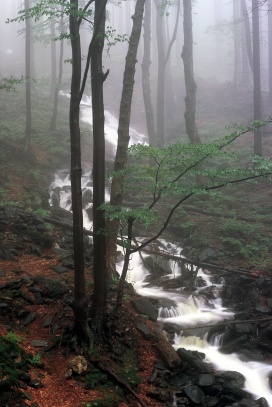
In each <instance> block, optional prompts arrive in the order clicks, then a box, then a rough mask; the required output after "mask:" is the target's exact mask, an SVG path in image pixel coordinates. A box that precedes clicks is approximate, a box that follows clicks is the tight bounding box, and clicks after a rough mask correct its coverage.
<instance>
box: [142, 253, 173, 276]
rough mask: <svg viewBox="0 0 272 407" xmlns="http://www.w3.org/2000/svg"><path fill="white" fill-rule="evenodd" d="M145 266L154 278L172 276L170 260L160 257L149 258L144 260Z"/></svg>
mask: <svg viewBox="0 0 272 407" xmlns="http://www.w3.org/2000/svg"><path fill="white" fill-rule="evenodd" d="M144 265H145V267H146V268H147V270H148V271H149V272H150V274H151V275H152V276H154V278H158V277H161V276H165V275H167V274H172V270H171V268H170V266H169V262H168V260H166V259H164V258H158V256H147V257H146V258H145V259H144Z"/></svg>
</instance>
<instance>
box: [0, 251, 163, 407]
mask: <svg viewBox="0 0 272 407" xmlns="http://www.w3.org/2000/svg"><path fill="white" fill-rule="evenodd" d="M43 256H47V257H50V258H49V259H45V258H44V257H42V258H41V257H36V256H32V255H28V254H23V255H22V256H21V257H19V258H18V259H17V261H16V262H14V261H4V260H0V269H2V270H4V271H5V273H6V277H2V278H1V284H4V283H5V282H7V281H11V280H14V279H15V278H16V277H17V278H18V276H15V275H14V270H16V274H19V275H20V277H22V276H25V275H26V276H28V277H31V278H32V277H35V276H44V277H48V278H56V273H55V272H54V271H53V270H52V269H51V267H52V266H54V265H57V264H58V262H57V258H56V257H53V256H52V253H50V251H47V252H45V253H43ZM72 276H73V272H72V271H70V272H69V274H68V275H65V277H63V275H62V276H61V277H59V278H63V279H64V280H65V281H67V280H68V279H69V280H71V279H72ZM124 307H125V312H126V313H127V315H129V318H130V319H131V320H132V321H133V320H136V318H137V315H136V313H135V312H134V310H133V309H132V307H131V305H130V304H129V303H127V302H126V303H125V304H124ZM25 308H26V309H27V310H29V311H36V312H37V317H36V319H35V321H33V322H32V323H30V324H29V325H28V326H27V327H25V326H23V325H22V324H21V323H20V321H19V320H18V321H16V323H15V326H14V328H13V332H15V333H16V334H17V335H18V336H20V337H21V338H22V341H21V342H20V346H21V347H22V348H23V349H24V350H25V351H26V352H28V353H30V354H32V355H33V356H35V355H37V354H41V355H42V362H43V364H44V367H43V368H39V367H36V366H32V367H31V370H30V374H31V377H32V379H40V380H41V382H42V384H43V387H41V388H38V389H34V388H31V387H28V388H27V392H28V393H30V394H31V396H32V397H33V400H32V401H28V400H26V402H25V404H26V405H29V406H34V405H35V404H33V403H34V402H36V403H37V405H38V406H39V407H82V406H84V403H87V402H88V403H91V402H92V401H94V400H96V399H98V398H102V397H103V393H101V392H99V391H97V390H95V389H92V390H85V389H84V383H82V382H80V381H78V380H75V379H74V378H72V379H68V380H67V379H66V378H65V372H66V370H67V368H68V360H69V359H71V358H72V357H74V354H68V355H66V352H67V348H66V347H65V346H60V347H57V348H55V349H53V350H52V351H49V352H43V351H42V350H41V348H38V349H37V348H34V347H32V346H31V345H30V341H31V340H33V339H38V340H44V341H50V339H51V338H52V332H51V329H50V328H43V327H42V324H43V321H44V317H45V316H46V315H54V318H56V319H59V318H60V317H61V316H64V315H65V317H66V319H67V321H69V319H70V320H71V322H72V319H73V315H72V311H71V312H70V313H69V311H68V312H67V309H65V310H64V303H63V302H62V301H61V300H56V301H54V302H50V303H48V304H46V305H44V304H43V305H26V306H25ZM66 308H67V307H66ZM127 328H128V329H130V330H132V331H133V335H134V336H135V337H137V341H136V342H135V345H136V349H135V353H136V354H137V356H138V359H139V367H140V369H139V373H138V375H139V376H140V377H141V384H140V385H139V386H138V388H137V389H135V391H136V392H137V394H138V395H139V396H140V397H141V398H142V400H143V401H144V402H145V403H146V405H147V406H149V407H152V406H153V407H155V406H156V407H157V406H160V405H161V404H160V403H158V402H157V401H152V400H151V399H150V398H148V397H146V393H147V392H148V391H151V390H153V386H152V385H151V384H149V383H148V379H149V378H150V376H151V375H152V370H153V365H154V362H155V361H156V360H158V355H157V354H156V351H155V349H154V347H153V346H152V342H150V341H147V340H145V339H143V338H142V337H141V335H140V334H139V333H138V332H137V330H136V329H135V327H134V326H129V327H127ZM6 333H7V330H6V328H5V327H4V325H3V324H0V335H2V336H3V335H5V334H6ZM101 354H102V356H103V357H104V356H105V355H103V350H102V352H101ZM107 362H108V363H110V360H109V358H107ZM90 364H91V362H90ZM129 397H130V398H131V396H129ZM130 400H131V401H130V402H125V401H124V402H123V403H122V404H120V407H129V406H132V405H133V406H140V404H139V403H137V402H136V401H135V399H133V397H132V398H131V399H130Z"/></svg>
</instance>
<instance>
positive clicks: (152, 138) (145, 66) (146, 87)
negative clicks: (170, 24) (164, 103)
mask: <svg viewBox="0 0 272 407" xmlns="http://www.w3.org/2000/svg"><path fill="white" fill-rule="evenodd" d="M143 28H144V56H143V62H142V87H143V97H144V105H145V116H146V126H147V134H148V138H149V144H150V145H152V146H155V144H156V135H155V124H154V113H153V106H152V99H151V86H150V65H151V60H150V52H151V51H150V46H151V0H146V2H145V15H144V24H143Z"/></svg>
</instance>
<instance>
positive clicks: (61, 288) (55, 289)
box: [34, 277, 69, 299]
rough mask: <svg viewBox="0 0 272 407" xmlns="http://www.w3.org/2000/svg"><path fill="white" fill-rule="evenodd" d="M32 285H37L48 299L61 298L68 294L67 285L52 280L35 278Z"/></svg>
mask: <svg viewBox="0 0 272 407" xmlns="http://www.w3.org/2000/svg"><path fill="white" fill-rule="evenodd" d="M34 283H35V284H37V285H38V286H39V287H40V288H41V290H42V291H43V293H44V295H45V296H46V297H48V298H50V299H58V298H62V297H63V295H65V294H66V293H68V292H69V287H68V285H66V284H65V283H62V282H61V281H59V280H55V279H52V278H46V277H35V278H34Z"/></svg>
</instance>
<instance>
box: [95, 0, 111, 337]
mask: <svg viewBox="0 0 272 407" xmlns="http://www.w3.org/2000/svg"><path fill="white" fill-rule="evenodd" d="M106 4H107V0H104V1H102V2H101V0H95V14H94V34H93V39H92V45H91V78H92V112H93V245H94V265H93V272H94V292H93V301H92V306H91V317H92V320H93V326H94V328H95V330H96V332H97V334H98V336H100V335H101V329H102V324H103V319H104V314H105V307H106V299H107V274H106V235H105V233H106V224H105V213H104V210H102V209H101V205H103V204H104V203H105V135H104V121H105V119H104V99H103V82H104V80H105V78H106V75H105V74H104V73H103V61H102V55H103V48H104V38H105V20H106V11H105V8H106Z"/></svg>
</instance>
